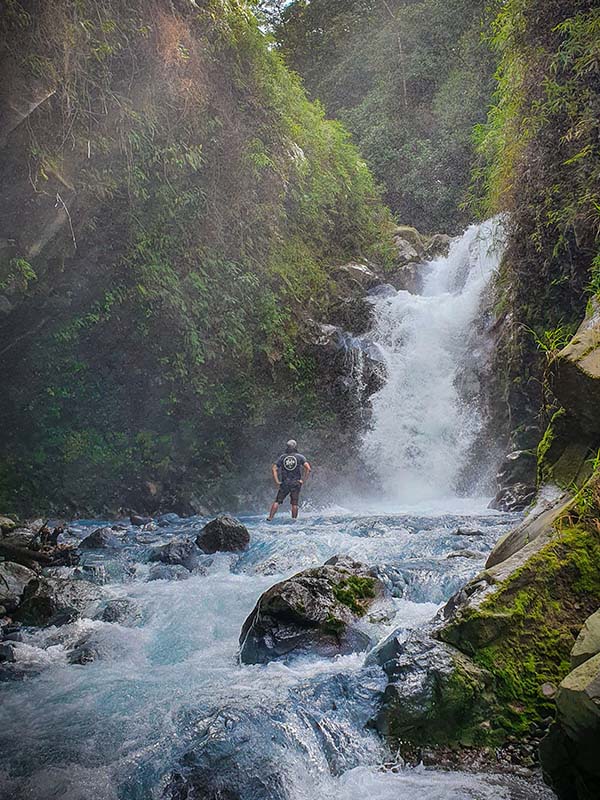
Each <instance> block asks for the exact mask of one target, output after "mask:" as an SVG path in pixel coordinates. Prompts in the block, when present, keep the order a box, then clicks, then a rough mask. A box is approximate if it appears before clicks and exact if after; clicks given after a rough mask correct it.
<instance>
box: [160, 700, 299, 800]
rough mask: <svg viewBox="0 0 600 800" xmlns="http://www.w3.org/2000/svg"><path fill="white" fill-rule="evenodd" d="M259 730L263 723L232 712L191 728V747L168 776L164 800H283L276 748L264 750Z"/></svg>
mask: <svg viewBox="0 0 600 800" xmlns="http://www.w3.org/2000/svg"><path fill="white" fill-rule="evenodd" d="M261 723H262V724H261ZM263 728H264V720H263V721H261V720H257V719H256V718H255V715H253V714H252V712H248V711H244V710H236V709H223V710H222V711H219V712H218V713H217V714H215V715H213V716H212V717H210V718H209V719H208V720H206V721H204V724H199V725H198V726H196V731H197V733H196V741H195V746H194V748H193V749H192V750H190V751H189V752H187V753H186V754H185V755H184V756H183V758H182V759H181V760H180V763H179V767H178V768H177V769H176V770H175V771H174V772H172V773H171V776H170V778H169V780H168V783H167V786H166V788H165V792H164V794H163V797H164V798H165V800H286V798H288V797H289V792H288V790H287V787H286V785H285V781H284V777H283V774H282V767H281V760H280V758H278V757H277V756H278V755H280V748H279V747H276V746H274V743H273V742H269V746H268V747H266V746H265V743H264V742H263V741H261V736H260V734H261V731H262V729H263ZM257 734H258V737H257ZM249 741H252V742H253V743H254V746H253V747H249V746H248V745H249Z"/></svg>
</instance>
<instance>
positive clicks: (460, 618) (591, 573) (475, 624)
mask: <svg viewBox="0 0 600 800" xmlns="http://www.w3.org/2000/svg"><path fill="white" fill-rule="evenodd" d="M587 492H588V494H585V493H584V494H581V495H578V496H577V497H576V498H574V499H573V500H571V501H570V502H567V503H565V504H563V505H562V506H559V508H558V509H556V508H555V509H554V510H553V511H551V512H550V514H549V516H548V517H547V518H546V520H545V524H542V525H540V526H539V530H538V531H537V536H536V538H535V540H533V541H530V542H529V543H527V544H525V545H524V546H523V547H522V548H521V549H520V550H518V551H517V552H515V553H514V554H513V555H511V556H510V557H509V558H507V559H506V560H505V561H502V562H500V563H498V564H496V565H495V566H492V567H489V568H488V569H486V570H485V571H484V572H483V573H482V574H481V575H479V576H478V577H477V578H476V579H475V580H474V581H472V582H471V584H469V585H467V586H466V587H465V588H464V589H463V590H462V591H461V592H460V593H459V594H458V595H457V596H456V597H454V598H452V600H451V601H450V602H449V604H448V605H447V607H446V609H445V612H444V614H445V617H446V622H445V624H444V625H443V626H442V627H441V629H440V630H439V632H438V635H439V637H440V638H441V639H442V640H443V641H445V642H447V643H449V644H451V645H453V646H455V647H457V648H458V649H459V650H460V651H461V652H463V653H465V654H467V655H469V656H470V657H471V658H472V659H473V661H474V662H475V664H477V665H478V666H479V667H482V668H483V669H486V670H488V671H489V672H490V673H491V675H493V677H494V685H495V694H496V697H497V699H498V701H499V703H500V704H501V705H502V707H503V712H502V715H501V717H500V718H499V719H498V724H499V727H501V728H502V729H503V730H504V731H505V732H506V734H507V735H508V734H511V733H513V734H514V733H516V734H522V733H524V732H526V731H527V730H528V728H529V726H530V725H531V724H532V723H533V722H538V721H539V720H540V719H541V718H543V717H546V716H548V715H551V714H552V713H553V703H552V699H551V697H548V696H547V694H548V693H547V692H544V691H543V689H542V687H543V686H544V684H553V685H555V686H557V685H558V684H559V683H560V681H561V680H562V679H563V678H564V677H565V676H566V675H567V673H568V672H569V670H570V654H571V650H572V648H573V645H574V643H575V637H576V635H577V633H578V632H579V630H580V628H581V626H582V625H583V623H584V622H585V620H586V619H587V618H588V617H589V616H590V615H591V614H592V613H593V612H594V611H596V610H597V609H598V606H599V604H600V535H599V534H598V529H597V527H596V524H595V523H594V520H596V522H597V519H598V514H597V510H596V507H595V506H594V505H593V503H594V502H597V501H598V499H599V497H598V484H597V483H596V482H594V483H590V484H589V485H588V486H587ZM594 498H595V500H594ZM522 535H523V532H521V536H522Z"/></svg>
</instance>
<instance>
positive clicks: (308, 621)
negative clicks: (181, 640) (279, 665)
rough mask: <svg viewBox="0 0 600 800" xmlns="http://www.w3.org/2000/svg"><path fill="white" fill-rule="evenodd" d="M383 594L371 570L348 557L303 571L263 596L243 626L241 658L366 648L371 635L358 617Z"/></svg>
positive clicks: (266, 659)
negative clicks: (361, 624) (359, 622)
mask: <svg viewBox="0 0 600 800" xmlns="http://www.w3.org/2000/svg"><path fill="white" fill-rule="evenodd" d="M383 593H384V587H383V584H382V582H381V581H380V580H379V579H378V578H377V577H376V576H375V575H374V574H373V572H372V571H371V570H370V569H369V568H368V567H366V566H365V565H364V564H359V563H358V562H356V561H353V560H352V559H351V558H348V557H335V558H333V559H330V560H329V561H328V562H326V563H325V564H324V565H323V566H322V567H315V568H313V569H307V570H304V571H303V572H299V573H298V574H297V575H294V576H292V577H291V578H288V579H287V580H285V581H282V582H281V583H277V584H275V586H272V587H271V588H270V589H268V590H267V591H266V592H264V593H263V594H262V595H261V597H260V598H259V600H258V603H257V604H256V606H255V608H254V610H253V611H252V613H251V614H250V616H249V617H248V618H247V619H246V621H245V622H244V625H243V626H242V631H241V634H240V660H241V661H242V662H243V663H245V664H265V663H267V662H269V661H273V660H276V659H283V658H286V659H287V658H290V657H292V656H297V655H306V654H317V655H319V656H322V657H329V656H334V655H337V654H347V653H352V652H356V651H362V650H366V649H367V648H368V647H369V646H370V644H371V640H370V638H369V636H368V635H367V634H366V633H365V632H364V630H361V629H360V628H359V627H358V626H357V622H358V621H359V619H360V618H361V617H363V616H364V615H365V613H366V612H367V611H368V610H369V608H370V607H371V606H372V605H373V603H374V602H375V600H376V599H377V598H378V597H381V596H382V595H383Z"/></svg>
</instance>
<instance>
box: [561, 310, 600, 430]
mask: <svg viewBox="0 0 600 800" xmlns="http://www.w3.org/2000/svg"><path fill="white" fill-rule="evenodd" d="M550 385H551V387H552V391H553V392H554V394H555V395H556V396H557V397H558V399H559V400H560V402H561V404H562V405H563V406H564V408H566V409H567V410H568V412H569V414H572V415H573V416H574V417H576V419H577V420H578V422H579V424H580V425H581V428H582V430H583V431H584V433H586V434H589V436H594V435H598V434H600V301H598V300H597V299H596V298H593V299H592V301H591V305H590V310H589V313H588V315H587V316H586V318H585V320H584V321H583V322H582V324H581V326H580V327H579V330H578V331H577V333H576V334H575V336H574V337H573V338H572V339H571V341H570V342H569V344H568V345H567V346H566V347H565V348H564V349H563V350H561V351H560V353H559V354H558V356H557V357H556V358H555V359H554V361H553V363H552V369H551V375H550Z"/></svg>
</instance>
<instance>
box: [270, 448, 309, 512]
mask: <svg viewBox="0 0 600 800" xmlns="http://www.w3.org/2000/svg"><path fill="white" fill-rule="evenodd" d="M271 473H272V475H273V480H274V481H275V483H276V484H277V486H278V487H279V489H278V491H277V497H276V498H275V502H274V503H273V505H272V506H271V511H270V512H269V516H268V517H267V522H271V520H272V519H273V517H274V516H275V514H276V513H277V509H278V508H279V505H280V503H283V501H284V500H285V498H286V497H287V496H288V494H289V495H290V502H291V504H292V519H298V501H299V498H300V490H301V489H302V486H303V485H304V483H305V481H306V479H307V478H308V476H309V474H310V464H309V463H308V461H307V460H306V458H305V457H304V456H303V455H302V454H301V453H299V452H298V443H297V442H296V440H295V439H290V440H289V442H288V443H287V445H286V448H285V453H282V455H280V456H279V458H278V459H277V461H276V462H275V463H274V464H273V466H272V467H271Z"/></svg>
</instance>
